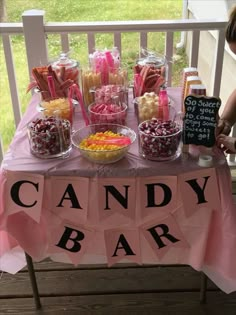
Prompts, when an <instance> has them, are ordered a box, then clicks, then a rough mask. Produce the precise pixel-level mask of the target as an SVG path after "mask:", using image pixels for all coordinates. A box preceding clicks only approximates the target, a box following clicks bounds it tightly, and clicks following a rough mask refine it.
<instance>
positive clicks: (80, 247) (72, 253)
mask: <svg viewBox="0 0 236 315" xmlns="http://www.w3.org/2000/svg"><path fill="white" fill-rule="evenodd" d="M93 235H94V231H93V230H92V229H88V228H84V227H83V226H81V225H79V224H78V225H76V226H74V225H72V224H71V223H69V222H66V221H62V222H61V224H60V225H58V226H57V228H55V229H54V230H53V231H52V233H51V241H50V247H49V251H50V253H52V254H53V253H60V252H63V253H66V254H67V256H68V257H69V259H70V260H71V262H72V263H73V264H74V265H78V264H79V262H80V260H81V258H82V257H83V255H84V253H85V252H86V250H87V247H88V245H89V243H90V241H91V240H92V238H93Z"/></svg>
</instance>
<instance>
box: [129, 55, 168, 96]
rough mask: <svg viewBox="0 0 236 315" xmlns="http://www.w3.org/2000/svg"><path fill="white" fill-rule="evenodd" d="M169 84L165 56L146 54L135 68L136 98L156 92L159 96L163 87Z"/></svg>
mask: <svg viewBox="0 0 236 315" xmlns="http://www.w3.org/2000/svg"><path fill="white" fill-rule="evenodd" d="M166 83H167V60H166V58H165V56H162V55H159V54H157V53H154V52H146V56H145V57H142V58H139V59H138V60H137V62H136V65H135V66H134V96H135V97H138V96H142V95H143V94H144V93H146V92H148V93H150V92H154V93H156V94H157V95H158V94H159V91H160V89H161V87H164V86H166Z"/></svg>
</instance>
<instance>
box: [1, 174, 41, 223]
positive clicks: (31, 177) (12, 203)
mask: <svg viewBox="0 0 236 315" xmlns="http://www.w3.org/2000/svg"><path fill="white" fill-rule="evenodd" d="M6 177H7V187H6V194H5V196H4V197H5V198H4V201H5V208H6V214H7V215H11V214H13V213H17V212H19V211H23V212H25V213H26V214H27V215H28V216H30V217H31V218H32V219H33V220H35V221H36V222H39V221H40V216H41V209H42V201H43V188H44V176H43V175H39V174H29V173H25V172H11V171H8V172H7V174H6Z"/></svg>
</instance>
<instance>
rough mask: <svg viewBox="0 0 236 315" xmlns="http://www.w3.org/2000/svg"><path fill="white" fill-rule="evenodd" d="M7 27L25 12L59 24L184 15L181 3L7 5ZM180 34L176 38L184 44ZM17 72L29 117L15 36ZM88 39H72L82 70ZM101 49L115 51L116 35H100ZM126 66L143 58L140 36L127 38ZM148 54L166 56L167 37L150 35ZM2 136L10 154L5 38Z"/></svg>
mask: <svg viewBox="0 0 236 315" xmlns="http://www.w3.org/2000/svg"><path fill="white" fill-rule="evenodd" d="M6 3H7V15H8V22H20V21H21V15H22V13H23V12H24V11H25V10H30V9H42V10H45V12H46V14H45V21H46V22H57V21H61V22H62V21H72V22H74V21H77V22H78V21H112V20H158V19H160V20H165V19H180V18H181V14H182V0H158V1H157V0H139V1H137V0H113V1H111V0H79V1H78V0H64V1H58V0H50V1H48V0H31V1H29V0H7V1H6ZM179 38H180V34H179V33H177V34H176V36H175V42H176V43H177V42H178V41H179ZM11 40H12V49H13V55H14V63H15V71H16V77H17V83H18V92H19V98H20V102H21V111H22V113H24V111H25V109H26V107H27V104H28V102H29V100H30V94H26V93H25V90H26V87H27V85H28V81H29V78H28V70H27V60H26V53H25V49H24V41H23V37H22V36H12V39H11ZM48 41H49V57H50V59H51V60H52V59H55V58H57V56H58V54H59V53H60V40H59V36H57V35H49V39H48ZM86 43H87V42H86V37H85V36H84V35H76V34H75V35H71V36H70V45H71V51H72V52H71V57H72V58H74V59H76V60H79V61H80V63H81V65H82V66H83V65H85V64H87V61H88V52H87V50H86V49H87V48H86ZM96 47H97V48H100V49H104V48H105V47H106V48H111V47H112V36H111V35H110V34H100V35H97V36H96ZM122 47H123V50H122V52H123V54H122V62H123V63H125V64H127V65H128V67H129V70H130V73H131V72H132V68H133V66H134V64H135V60H136V57H137V55H138V52H139V51H138V49H139V48H138V35H137V34H123V35H122ZM148 47H149V49H152V50H155V51H157V52H159V53H163V52H164V34H162V33H159V34H154V33H150V34H149V37H148ZM175 54H176V55H177V57H178V58H176V59H175V60H176V61H173V85H178V84H179V82H180V78H181V71H182V69H183V67H184V66H185V65H186V56H185V54H184V51H178V52H175ZM0 111H1V115H0V134H1V137H2V139H3V143H4V148H5V150H6V149H7V147H8V145H9V143H10V141H11V139H12V137H13V135H14V130H15V128H14V121H13V113H12V105H11V99H10V91H9V85H8V77H7V72H6V66H5V58H4V54H3V46H2V41H1V39H0Z"/></svg>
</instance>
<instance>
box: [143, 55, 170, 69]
mask: <svg viewBox="0 0 236 315" xmlns="http://www.w3.org/2000/svg"><path fill="white" fill-rule="evenodd" d="M137 64H138V65H141V66H154V67H156V68H160V67H162V66H164V65H166V58H165V57H164V56H161V55H157V54H155V53H153V52H150V53H148V54H147V56H145V57H144V58H140V59H138V60H137Z"/></svg>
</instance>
